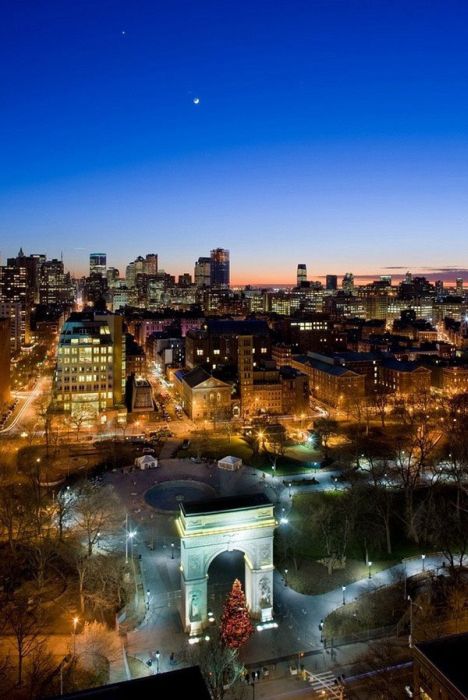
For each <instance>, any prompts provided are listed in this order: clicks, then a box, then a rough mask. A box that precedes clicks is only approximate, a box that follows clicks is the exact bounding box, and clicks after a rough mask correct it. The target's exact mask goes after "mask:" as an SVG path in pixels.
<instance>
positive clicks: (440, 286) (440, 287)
mask: <svg viewBox="0 0 468 700" xmlns="http://www.w3.org/2000/svg"><path fill="white" fill-rule="evenodd" d="M435 290H436V294H437V296H438V297H441V296H443V294H444V280H436V283H435Z"/></svg>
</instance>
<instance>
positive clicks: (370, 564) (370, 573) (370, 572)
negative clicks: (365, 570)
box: [368, 561, 372, 578]
mask: <svg viewBox="0 0 468 700" xmlns="http://www.w3.org/2000/svg"><path fill="white" fill-rule="evenodd" d="M368 578H372V562H371V561H370V562H369V576H368Z"/></svg>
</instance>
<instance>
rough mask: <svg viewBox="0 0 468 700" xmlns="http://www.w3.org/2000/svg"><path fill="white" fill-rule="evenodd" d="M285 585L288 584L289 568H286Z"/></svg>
mask: <svg viewBox="0 0 468 700" xmlns="http://www.w3.org/2000/svg"><path fill="white" fill-rule="evenodd" d="M284 585H285V586H287V585H288V570H287V569H285V570H284Z"/></svg>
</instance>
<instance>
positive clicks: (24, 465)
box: [17, 441, 142, 482]
mask: <svg viewBox="0 0 468 700" xmlns="http://www.w3.org/2000/svg"><path fill="white" fill-rule="evenodd" d="M48 452H49V454H47V448H46V446H45V445H31V446H27V447H23V448H22V449H20V450H19V451H18V455H17V469H18V471H19V472H21V473H23V474H28V473H30V472H31V470H32V469H34V471H36V470H37V469H38V466H37V465H39V467H40V468H39V473H40V479H41V482H53V481H56V480H57V481H58V480H60V479H63V478H65V477H67V476H70V475H72V474H81V475H83V476H85V475H86V474H87V473H88V472H89V471H92V470H94V469H96V468H97V467H99V466H100V465H108V467H109V468H114V467H115V468H119V467H124V466H128V465H130V464H133V462H134V460H135V457H138V456H141V454H142V452H141V451H138V450H137V449H136V448H135V446H134V445H130V444H128V445H127V444H122V443H118V444H113V443H112V442H111V441H109V442H108V444H105V445H104V444H103V445H102V446H101V447H99V448H98V449H96V448H95V447H94V446H93V445H92V444H91V442H90V443H89V444H88V445H87V444H83V443H79V444H69V445H60V446H59V447H56V448H54V447H49V451H48ZM38 459H39V460H40V461H39V462H38V461H37V460H38Z"/></svg>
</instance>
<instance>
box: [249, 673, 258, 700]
mask: <svg viewBox="0 0 468 700" xmlns="http://www.w3.org/2000/svg"><path fill="white" fill-rule="evenodd" d="M258 680H260V671H252V673H251V674H250V685H251V686H252V700H255V683H256V682H257V681H258Z"/></svg>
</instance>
